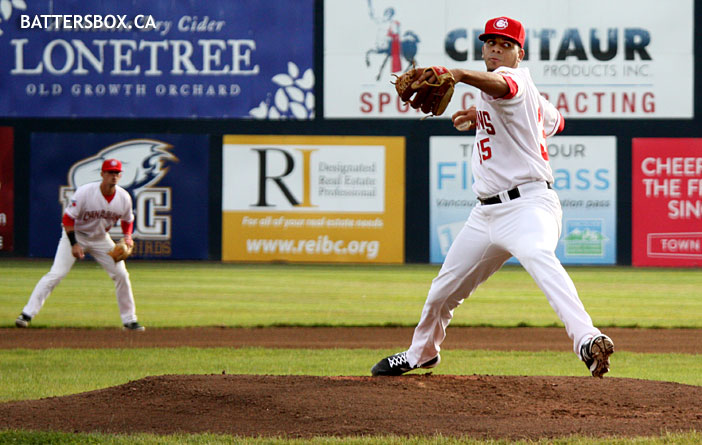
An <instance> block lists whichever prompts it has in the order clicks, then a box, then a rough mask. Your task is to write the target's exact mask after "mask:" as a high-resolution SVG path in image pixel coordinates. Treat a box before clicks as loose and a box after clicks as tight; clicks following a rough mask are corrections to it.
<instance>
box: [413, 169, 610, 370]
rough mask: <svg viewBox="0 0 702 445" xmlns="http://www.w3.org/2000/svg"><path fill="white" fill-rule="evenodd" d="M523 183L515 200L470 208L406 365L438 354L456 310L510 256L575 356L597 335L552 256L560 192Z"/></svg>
mask: <svg viewBox="0 0 702 445" xmlns="http://www.w3.org/2000/svg"><path fill="white" fill-rule="evenodd" d="M532 184H537V185H539V186H537V187H534V186H531V185H532ZM541 184H543V186H541ZM527 185H528V186H530V187H524V191H522V187H521V186H520V192H521V197H519V198H517V199H514V200H512V201H508V202H503V203H501V204H492V205H478V206H477V207H475V208H474V209H473V210H472V212H471V214H470V217H469V218H468V221H467V222H466V224H465V225H464V226H463V228H462V229H461V231H460V232H459V234H458V236H457V237H456V239H455V240H454V241H453V244H451V247H450V248H449V251H448V254H447V255H446V259H445V260H444V264H443V265H442V267H441V270H440V271H439V274H438V275H437V277H436V278H435V279H434V280H433V281H432V284H431V287H430V289H429V294H428V296H427V300H426V302H425V304H424V309H423V310H422V316H421V319H420V321H419V323H418V324H417V327H416V328H415V330H414V336H413V338H412V346H411V347H410V349H409V352H408V354H407V359H408V361H409V364H410V365H412V366H415V365H416V364H418V363H419V364H422V363H425V362H427V361H428V360H431V359H433V358H434V357H436V356H437V354H438V353H439V351H440V350H441V347H440V345H441V343H442V342H443V341H444V338H445V337H446V327H447V326H448V324H449V322H450V321H451V318H452V317H453V311H454V309H455V308H456V307H457V306H458V305H460V304H461V303H462V302H463V300H464V299H465V298H467V297H469V296H470V295H471V294H472V293H473V291H474V290H475V289H476V288H477V287H478V286H479V285H480V284H481V283H483V282H484V281H485V280H487V279H488V278H489V277H490V276H491V275H492V274H493V273H495V272H496V271H497V270H499V269H500V268H501V267H502V265H503V264H504V263H505V261H507V260H508V259H509V258H510V257H511V256H515V257H516V258H517V259H518V260H519V262H520V263H521V264H522V266H524V268H525V269H526V271H527V272H528V273H529V275H531V277H532V278H533V279H534V281H536V284H537V285H538V286H539V288H540V289H541V290H542V291H543V293H544V294H546V298H547V299H548V302H549V304H550V305H551V307H552V308H553V309H554V310H555V311H556V314H557V315H558V317H559V318H560V319H561V321H562V322H563V324H564V325H565V329H566V332H567V333H568V336H569V337H570V338H571V340H573V350H574V352H575V353H576V354H578V356H579V354H580V346H581V345H582V344H583V343H584V342H586V341H588V340H589V339H591V338H592V337H593V336H595V335H598V334H600V331H599V330H598V329H597V328H595V327H594V326H593V325H592V319H591V318H590V316H589V315H588V313H587V312H586V311H585V308H584V306H583V304H582V302H581V301H580V298H579V297H578V293H577V291H576V290H575V285H574V284H573V281H572V280H571V279H570V277H569V276H568V273H567V272H566V271H565V269H564V268H563V266H562V265H561V263H560V261H559V260H558V258H557V257H556V254H555V249H556V245H557V244H558V238H559V237H560V232H561V218H562V214H563V212H562V210H561V204H560V201H559V199H558V195H557V194H556V192H554V191H553V190H549V189H547V188H546V186H545V183H540V184H539V183H530V184H527Z"/></svg>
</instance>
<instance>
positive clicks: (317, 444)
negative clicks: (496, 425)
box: [0, 431, 701, 445]
mask: <svg viewBox="0 0 702 445" xmlns="http://www.w3.org/2000/svg"><path fill="white" fill-rule="evenodd" d="M700 437H701V436H700V435H699V434H694V433H690V434H668V435H665V436H663V437H660V438H640V439H619V438H608V439H603V440H593V439H590V438H582V437H570V438H565V439H544V440H539V441H524V440H518V441H506V440H485V441H483V440H475V439H469V438H466V439H461V438H449V437H442V436H437V437H435V438H432V439H427V438H425V437H397V436H384V437H342V438H339V437H322V438H313V439H281V438H248V437H232V436H224V435H219V434H192V435H184V434H177V435H170V436H155V435H152V434H135V435H107V434H68V433H27V432H21V431H8V432H1V431H0V444H6V443H7V444H25V445H26V444H42V445H43V444H62V445H90V444H107V445H155V444H158V445H163V444H183V445H206V444H207V445H212V444H222V445H228V444H235V445H308V444H311V445H340V444H348V445H459V444H460V445H507V444H512V445H559V444H560V445H592V444H602V445H605V444H606V445H644V444H646V445H670V444H675V445H693V444H694V445H697V444H699V443H700V442H699V441H700Z"/></svg>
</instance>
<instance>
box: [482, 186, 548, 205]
mask: <svg viewBox="0 0 702 445" xmlns="http://www.w3.org/2000/svg"><path fill="white" fill-rule="evenodd" d="M528 184H544V182H540V181H539V182H530V183H528ZM545 184H546V188H548V189H552V188H553V186H552V185H551V183H550V182H546V183H545ZM523 185H526V184H523ZM523 185H522V186H517V187H515V188H513V189H511V190H507V192H505V196H504V197H502V196H500V195H502V193H500V194H498V195H494V196H490V197H487V198H478V201H480V203H481V204H482V205H484V206H486V205H491V204H501V203H503V202H508V201H512V200H513V199H517V198H519V197H520V196H522V194H521V193H519V187H523ZM505 198H506V199H505Z"/></svg>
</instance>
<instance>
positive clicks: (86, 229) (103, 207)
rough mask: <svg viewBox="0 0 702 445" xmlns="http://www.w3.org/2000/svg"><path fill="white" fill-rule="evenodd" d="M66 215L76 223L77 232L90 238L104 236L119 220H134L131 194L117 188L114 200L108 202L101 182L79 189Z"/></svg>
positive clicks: (128, 221)
mask: <svg viewBox="0 0 702 445" xmlns="http://www.w3.org/2000/svg"><path fill="white" fill-rule="evenodd" d="M66 214H67V215H68V216H70V217H71V218H73V219H74V220H75V221H76V225H75V231H76V232H78V233H80V234H82V235H84V236H86V237H89V238H93V237H97V236H104V235H105V232H107V231H108V230H110V228H112V226H114V225H115V224H116V223H117V221H119V220H122V221H124V222H127V223H130V222H132V221H133V220H134V213H132V198H131V196H129V193H127V191H126V190H125V189H123V188H122V187H120V186H116V187H115V196H114V198H112V200H111V201H110V202H107V199H105V197H104V196H103V195H102V192H101V191H100V182H91V183H89V184H85V185H82V186H80V187H78V189H77V190H76V192H75V193H74V194H73V198H72V199H71V205H70V206H69V207H68V208H67V209H66Z"/></svg>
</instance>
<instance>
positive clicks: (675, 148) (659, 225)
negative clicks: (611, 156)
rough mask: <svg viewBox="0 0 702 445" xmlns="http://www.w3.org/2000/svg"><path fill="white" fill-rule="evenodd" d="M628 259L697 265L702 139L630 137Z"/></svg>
mask: <svg viewBox="0 0 702 445" xmlns="http://www.w3.org/2000/svg"><path fill="white" fill-rule="evenodd" d="M632 150H633V153H632V161H631V165H632V170H633V171H632V177H633V179H634V184H633V186H632V195H633V196H632V205H633V215H632V226H633V235H632V240H631V244H632V250H633V252H632V256H631V260H632V264H633V265H634V266H702V139H685V138H679V139H673V138H637V139H633V140H632Z"/></svg>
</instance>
